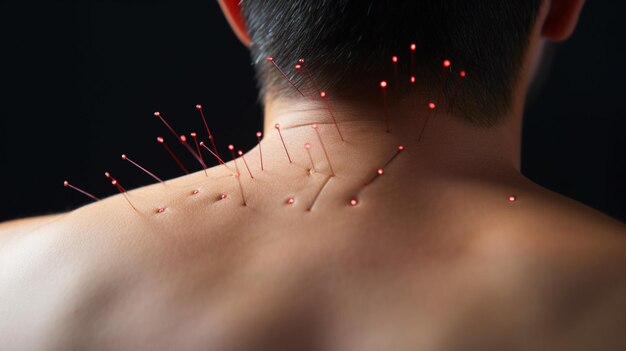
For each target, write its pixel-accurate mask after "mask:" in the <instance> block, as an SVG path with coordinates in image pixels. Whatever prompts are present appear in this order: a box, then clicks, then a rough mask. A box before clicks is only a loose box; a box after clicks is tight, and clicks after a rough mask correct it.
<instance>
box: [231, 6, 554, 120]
mask: <svg viewBox="0 0 626 351" xmlns="http://www.w3.org/2000/svg"><path fill="white" fill-rule="evenodd" d="M541 2H542V0H243V1H242V8H243V14H244V17H245V20H246V24H247V28H248V32H249V34H250V38H251V40H252V45H251V55H252V60H253V63H254V65H255V68H256V72H257V78H258V81H259V85H260V88H261V94H265V92H266V91H267V90H268V89H271V90H276V91H278V92H279V93H280V94H284V95H293V94H294V93H295V94H297V91H295V89H293V88H291V87H290V86H289V85H288V84H287V82H286V80H284V79H283V78H282V77H281V76H280V74H279V73H278V72H277V71H276V70H275V68H274V67H272V65H271V63H269V62H267V58H268V57H270V56H271V57H273V59H274V61H275V62H276V63H277V64H279V65H281V66H282V68H283V69H284V70H285V73H287V75H288V76H289V77H290V78H291V79H292V80H293V81H294V82H296V84H302V83H303V82H301V80H300V75H299V74H298V72H297V71H296V70H295V69H293V67H294V64H295V63H296V62H297V60H298V59H300V58H304V59H306V64H307V66H308V67H310V68H311V71H312V72H313V73H314V75H315V76H316V79H317V80H318V84H320V85H322V86H323V87H324V89H328V90H329V91H331V92H332V93H333V94H335V95H338V94H343V95H356V93H362V92H364V91H365V90H367V89H369V90H370V91H372V92H376V93H379V91H378V90H377V84H378V82H379V81H380V80H382V79H386V80H388V81H389V82H390V83H393V76H392V75H393V73H392V70H393V68H392V63H391V57H392V55H397V56H398V57H399V60H400V67H401V68H402V74H401V77H403V78H402V79H403V81H402V82H399V83H400V84H398V85H402V84H405V81H406V85H405V86H408V85H409V83H408V79H409V78H408V77H409V75H408V74H405V73H406V72H408V69H409V68H408V66H409V64H408V62H409V57H410V54H409V53H410V51H409V46H410V44H411V43H415V44H416V50H415V52H414V62H415V64H414V72H415V76H416V78H417V80H418V82H419V83H421V84H423V85H424V86H426V87H431V89H429V90H430V91H431V92H430V94H431V95H432V94H433V93H432V90H437V89H434V88H433V87H436V86H437V87H440V86H441V84H440V76H441V72H442V62H443V61H444V60H445V59H450V60H451V62H452V66H451V68H450V74H452V73H459V72H460V70H466V71H467V78H466V79H464V80H463V83H462V89H460V90H459V91H458V92H457V94H458V96H456V97H454V109H455V112H458V115H460V116H462V117H463V118H465V119H467V120H469V121H471V122H473V123H475V124H479V125H486V126H491V125H494V124H496V123H497V122H498V121H499V120H501V117H502V116H503V115H505V114H506V113H507V112H508V111H509V107H510V101H511V93H512V88H513V86H514V82H515V81H516V79H517V77H518V73H519V71H520V68H521V67H520V66H521V63H522V60H523V58H524V54H525V52H526V49H527V47H528V44H529V38H530V34H531V31H532V29H533V28H534V25H535V21H536V18H537V15H538V13H539V9H540V7H541ZM455 76H456V75H455ZM443 86H444V89H443V90H444V91H443V93H442V94H441V96H442V99H443V98H446V99H448V101H449V100H450V99H451V97H452V95H454V93H453V88H452V87H453V86H454V84H447V85H446V84H443ZM363 87H367V89H364V88H363ZM404 90H405V91H409V89H403V91H404ZM353 93H354V94H353Z"/></svg>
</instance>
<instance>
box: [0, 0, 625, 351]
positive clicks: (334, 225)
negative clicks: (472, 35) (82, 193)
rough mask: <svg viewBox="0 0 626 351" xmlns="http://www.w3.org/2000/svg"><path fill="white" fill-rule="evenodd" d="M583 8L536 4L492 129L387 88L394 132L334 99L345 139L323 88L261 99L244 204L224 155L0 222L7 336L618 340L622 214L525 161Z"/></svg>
mask: <svg viewBox="0 0 626 351" xmlns="http://www.w3.org/2000/svg"><path fill="white" fill-rule="evenodd" d="M228 3H229V1H223V2H222V5H223V8H224V9H225V11H226V14H227V17H228V18H229V21H230V23H231V24H232V25H233V28H234V29H235V32H236V33H238V37H239V38H242V40H243V41H244V43H246V38H247V34H245V29H244V27H243V25H242V22H241V17H240V14H239V13H238V12H237V7H236V6H235V7H233V6H227V5H228ZM231 5H232V4H231ZM581 7H582V1H552V2H546V3H545V4H544V6H543V9H542V12H541V14H540V17H539V20H538V23H537V25H536V28H535V31H534V32H533V36H532V39H531V45H530V48H529V51H528V54H527V58H526V64H525V65H524V67H523V70H522V72H521V74H520V80H519V82H518V83H519V84H518V87H517V89H516V93H515V98H514V103H513V106H512V109H511V114H510V116H508V117H507V118H506V120H505V123H503V124H501V125H499V126H498V127H494V128H490V129H484V128H478V127H475V126H472V125H470V124H467V123H465V122H463V121H461V120H460V119H458V118H455V117H454V116H452V115H451V114H449V113H446V112H445V110H443V109H442V110H440V111H438V112H437V114H436V115H432V114H431V115H430V116H429V111H428V110H426V109H425V108H420V107H418V108H417V109H416V108H415V107H414V106H409V105H408V104H406V103H401V102H398V103H397V104H394V106H393V110H392V111H390V112H392V113H390V115H391V116H393V118H392V120H391V125H390V127H391V133H386V132H385V126H384V122H383V120H382V119H381V117H380V116H383V113H384V112H383V111H380V107H372V106H365V103H364V104H360V105H355V104H354V103H347V102H344V101H332V103H333V109H334V110H335V112H336V115H337V118H338V119H339V124H338V125H339V128H340V129H341V132H342V134H343V136H344V138H345V140H346V141H341V140H340V139H339V137H338V133H337V130H336V127H335V125H334V124H333V123H332V122H330V121H329V117H328V115H327V113H326V111H325V110H324V108H323V107H324V105H323V104H320V103H319V101H317V102H316V101H313V100H312V99H306V100H286V99H284V98H282V97H279V96H271V95H269V96H266V98H265V102H266V111H265V125H266V127H265V132H264V135H265V138H264V139H263V141H262V147H263V162H264V168H265V170H264V171H261V170H260V159H259V150H258V148H255V149H253V150H251V151H250V152H248V153H247V154H246V155H245V158H246V161H247V163H248V164H249V166H250V169H251V171H252V173H253V176H254V179H252V178H251V177H250V176H249V174H248V173H247V170H246V169H245V168H244V166H243V162H241V159H239V160H238V162H237V166H238V167H239V170H240V174H241V176H240V180H241V182H242V187H243V189H244V193H245V205H244V199H243V198H242V196H241V193H240V190H239V185H238V183H237V179H236V178H234V177H233V176H232V174H233V172H234V171H235V165H234V164H233V162H229V163H228V164H226V165H222V166H217V167H213V168H211V169H210V170H209V171H208V177H207V176H205V174H204V172H197V173H194V174H190V175H188V176H185V177H181V178H177V179H173V180H169V181H167V182H166V184H165V185H163V184H154V185H151V186H148V187H144V188H139V189H135V190H132V191H130V193H129V198H130V199H131V201H132V202H133V205H134V206H135V208H136V209H137V210H134V209H133V208H131V207H130V205H129V204H128V203H127V202H126V200H125V199H124V197H122V196H120V195H118V196H112V197H110V198H107V199H104V200H102V201H99V202H95V203H92V204H90V205H87V206H84V207H82V208H79V209H77V210H75V211H72V212H69V213H64V214H60V215H54V216H47V217H38V218H31V219H25V220H20V221H14V222H8V223H4V224H0V311H1V313H0V349H2V350H57V349H58V350H71V349H78V350H84V349H88V350H100V349H103V350H111V349H116V350H137V349H140V350H143V349H150V350H160V349H163V350H171V349H177V350H196V349H197V350H266V349H267V350H282V349H285V350H294V349H299V350H359V351H364V350H390V349H392V350H416V349H418V350H492V349H493V350H592V349H593V350H623V349H625V348H626V337H625V336H624V333H623V325H624V323H626V299H625V298H624V297H626V273H625V270H624V269H623V267H625V266H626V229H625V227H624V226H623V224H621V223H619V222H617V221H615V220H613V219H611V218H609V217H607V216H605V215H603V214H601V213H599V212H597V211H594V210H592V209H590V208H588V207H586V206H584V205H581V204H579V203H577V202H575V201H573V200H570V199H567V198H565V197H563V196H560V195H558V194H555V193H553V192H551V191H549V190H546V189H544V188H541V187H539V186H538V185H536V184H534V183H532V182H531V181H529V180H528V179H526V178H525V177H523V176H522V175H521V174H520V172H519V149H520V125H521V116H522V107H523V101H524V97H525V92H526V88H527V86H528V83H529V81H530V77H532V74H533V71H534V69H535V67H536V62H538V58H539V57H540V53H541V48H542V46H543V43H544V42H545V41H546V40H562V39H565V38H566V37H567V36H569V35H570V34H571V32H572V31H573V29H574V27H575V23H576V19H577V16H578V12H579V11H580V8H581ZM238 21H239V22H238ZM427 117H428V118H429V122H428V125H427V128H426V129H425V132H424V135H423V138H422V139H421V140H420V141H418V140H417V135H419V131H420V130H421V127H422V126H423V123H424V122H425V120H426V118H427ZM275 123H280V125H281V131H282V133H283V136H284V137H285V142H286V144H287V147H288V150H289V152H290V154H291V157H292V159H293V161H294V162H293V163H289V161H288V160H287V157H286V155H285V153H284V150H283V148H282V144H281V143H280V139H279V138H278V134H277V132H276V130H275V129H274V124H275ZM311 123H318V124H319V131H320V135H321V136H322V138H323V140H324V143H325V147H326V148H327V150H328V154H329V155H330V158H331V162H332V167H333V170H334V173H335V174H336V176H335V177H331V178H329V174H330V168H329V165H328V163H327V162H326V159H325V157H324V154H323V152H322V150H321V146H320V144H319V142H318V140H317V137H316V135H315V134H314V131H313V130H312V128H311V127H310V124H311ZM305 142H310V143H311V144H312V148H311V152H312V155H313V158H314V162H315V169H316V172H312V173H310V174H309V172H307V170H308V169H309V168H311V164H310V161H309V159H308V156H307V154H306V151H305V149H304V147H303V144H304V143H305ZM398 145H403V146H404V147H405V150H404V151H402V153H401V154H399V155H398V156H397V157H396V158H394V160H393V161H392V162H391V163H390V164H389V165H388V166H386V167H385V172H384V174H383V175H382V176H380V177H379V178H377V179H376V180H375V181H374V182H373V183H371V184H369V185H368V186H366V187H364V186H363V182H364V180H367V179H369V178H370V177H371V176H372V175H373V174H375V170H376V169H377V168H378V167H380V166H381V164H384V162H385V161H386V160H388V159H389V157H390V156H392V155H393V154H394V153H395V152H396V150H397V146H398ZM327 179H330V180H329V181H328V183H327V185H326V187H325V188H324V190H323V191H322V192H321V194H320V195H319V197H318V198H317V201H316V202H315V203H314V204H313V206H312V208H310V207H311V204H312V203H313V198H314V197H315V194H316V193H317V192H318V191H319V189H320V187H321V185H322V184H323V183H324V182H325V181H326V180H327ZM194 190H198V192H197V193H195V194H194ZM221 194H226V195H227V197H226V198H225V199H220V195H221ZM511 195H514V196H516V201H514V202H510V201H509V200H508V197H509V196H511ZM289 198H294V199H295V201H294V203H293V204H291V205H288V204H287V203H286V201H287V199H289ZM353 198H356V199H358V204H357V205H356V206H350V205H349V203H348V202H349V200H350V199H353ZM159 207H164V208H165V211H164V212H163V213H157V212H156V209H157V208H159ZM309 208H310V211H309V210H308V209H309Z"/></svg>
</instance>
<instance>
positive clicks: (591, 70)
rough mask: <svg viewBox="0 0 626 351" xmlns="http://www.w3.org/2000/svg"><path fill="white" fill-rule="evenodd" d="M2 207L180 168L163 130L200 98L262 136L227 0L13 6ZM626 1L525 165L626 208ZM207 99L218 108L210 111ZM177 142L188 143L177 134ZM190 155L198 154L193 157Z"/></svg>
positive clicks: (592, 15) (610, 9) (539, 126)
mask: <svg viewBox="0 0 626 351" xmlns="http://www.w3.org/2000/svg"><path fill="white" fill-rule="evenodd" d="M2 6H3V10H2V12H3V13H2V15H3V17H4V19H3V23H4V26H5V29H3V37H4V38H3V40H2V44H0V45H2V48H3V50H2V53H1V55H2V58H3V60H2V61H3V62H4V63H3V64H2V65H3V71H4V72H3V77H2V85H3V92H2V115H1V118H2V120H1V125H0V138H1V139H0V147H1V149H0V157H1V162H0V165H1V166H0V167H1V170H0V174H1V177H2V178H1V184H0V185H1V189H0V220H5V219H11V218H16V217H23V216H31V215H37V214H45V213H51V212H58V211H63V210H69V209H72V208H75V207H77V206H79V205H81V204H84V203H86V202H88V201H89V199H88V198H86V197H83V196H82V195H80V194H78V193H76V192H73V191H69V190H68V189H65V188H64V187H63V185H62V184H63V181H64V180H65V179H68V180H70V181H71V182H72V183H74V184H75V185H78V186H80V187H83V188H85V189H86V190H88V191H91V192H93V193H94V194H95V195H96V196H107V195H109V194H113V193H115V189H114V188H113V187H111V185H110V184H109V183H108V182H107V181H106V180H105V178H104V176H103V172H105V171H107V170H108V171H111V172H112V173H114V174H115V175H116V176H117V178H118V179H120V181H122V183H123V184H124V185H125V186H126V187H127V188H133V187H136V186H140V185H144V184H148V183H150V182H151V179H150V178H148V177H147V176H144V175H143V174H140V173H138V172H137V170H136V169H134V168H133V167H131V166H130V165H128V164H126V163H124V162H123V161H121V160H120V154H122V153H126V154H128V155H129V156H130V157H131V158H133V159H134V160H135V161H138V162H140V163H141V164H142V165H144V166H146V167H147V168H148V169H150V170H152V171H153V172H155V173H157V174H158V175H160V176H162V177H163V178H170V177H175V176H178V175H180V170H179V169H178V168H177V167H176V164H175V163H173V161H171V160H170V159H169V158H168V156H167V154H166V153H165V151H164V150H163V149H162V147H161V146H160V145H158V144H157V142H156V136H157V135H163V136H165V137H169V136H170V135H169V134H168V133H167V131H166V130H165V129H164V128H163V126H162V125H161V124H160V123H159V122H158V121H157V120H155V117H154V116H153V115H152V113H153V112H154V111H157V110H158V111H161V112H162V113H163V115H164V116H166V117H167V118H168V119H169V121H170V122H171V123H172V124H173V125H175V127H176V129H178V130H179V131H180V132H181V133H184V134H188V133H189V132H191V131H197V132H199V133H201V135H202V136H203V139H204V138H205V137H204V130H203V128H202V122H201V119H200V117H199V115H198V113H197V111H196V110H195V108H194V106H195V104H197V103H201V104H203V105H205V106H207V107H209V108H207V110H208V111H210V112H209V113H207V117H208V118H209V120H210V125H211V127H212V131H213V132H214V134H216V135H217V136H216V141H217V142H218V144H219V146H220V147H221V149H222V150H223V152H225V151H226V150H225V148H224V146H225V145H227V144H229V143H233V144H235V145H237V146H238V147H240V148H242V149H247V148H250V147H252V146H253V145H254V144H255V143H256V137H255V135H254V133H255V132H256V131H257V130H259V129H261V124H262V119H261V118H262V115H261V109H260V106H259V105H258V104H257V103H256V89H255V82H254V78H253V69H252V67H251V65H250V60H249V58H248V54H247V50H246V49H245V48H244V47H243V46H242V45H241V44H239V42H238V41H237V40H236V38H235V36H234V35H233V34H232V33H231V31H230V28H229V27H228V25H227V23H226V21H225V19H224V18H223V16H222V14H221V11H220V9H219V6H218V5H217V3H216V2H215V1H212V0H203V1H175V0H168V1H137V0H135V1H95V0H92V1H81V2H70V1H14V2H12V3H10V4H7V3H6V2H5V3H4V4H3V5H2ZM625 7H626V6H625V5H624V3H623V2H617V1H588V3H587V5H586V7H585V9H584V11H583V14H582V17H581V20H580V24H579V27H578V29H577V31H576V33H575V35H574V36H573V37H572V38H571V39H570V40H569V41H568V42H566V43H563V44H561V45H560V46H559V47H558V48H557V50H556V54H555V56H554V59H553V60H552V64H551V67H550V71H549V72H548V73H547V74H546V75H544V77H543V83H542V87H541V90H540V92H539V94H535V97H534V98H532V99H531V101H530V102H529V106H528V109H527V111H526V120H525V127H524V142H523V160H522V170H523V173H524V174H525V175H526V176H528V177H529V178H531V179H532V180H534V181H535V182H537V183H539V184H541V185H543V186H545V187H548V188H550V189H553V190H555V191H557V192H559V193H562V194H564V195H566V196H569V197H572V198H574V199H577V200H579V201H581V202H583V203H586V204H588V205H590V206H592V207H594V208H597V209H599V210H600V211H603V212H605V213H607V214H609V215H611V216H613V217H615V218H618V219H620V220H622V221H626V210H625V208H626V206H624V199H625V198H626V186H625V182H624V180H625V179H626V165H625V157H624V150H626V141H625V139H624V138H623V134H624V132H625V129H624V126H625V122H624V120H625V118H626V113H625V112H624V111H625V106H626V101H625V99H624V91H625V89H624V82H626V80H625V78H626V77H625V73H624V72H625V70H626V67H624V63H625V62H626V60H625V54H624V51H623V43H624V38H623V37H624V34H625V32H626V31H625V30H624V29H622V27H623V25H624V24H623V23H622V18H621V14H622V13H623V12H624V10H626V8H625ZM208 111H207V112H208ZM170 146H171V147H172V148H173V149H175V151H177V152H178V153H179V154H180V155H181V156H183V158H184V157H186V154H185V153H184V152H181V151H183V150H182V149H181V147H180V146H179V145H177V144H176V143H175V141H172V140H171V139H170ZM184 161H185V162H187V164H193V163H192V160H190V159H188V158H185V159H184Z"/></svg>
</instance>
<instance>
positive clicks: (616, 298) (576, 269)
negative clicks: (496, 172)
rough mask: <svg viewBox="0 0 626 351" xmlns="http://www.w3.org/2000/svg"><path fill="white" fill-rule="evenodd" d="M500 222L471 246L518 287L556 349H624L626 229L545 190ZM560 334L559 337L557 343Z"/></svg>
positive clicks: (525, 196)
mask: <svg viewBox="0 0 626 351" xmlns="http://www.w3.org/2000/svg"><path fill="white" fill-rule="evenodd" d="M530 189H531V191H530V192H527V193H524V192H522V193H521V194H520V196H519V197H518V199H516V203H515V204H514V205H513V206H508V207H507V208H506V209H505V210H503V211H500V212H498V213H497V214H496V215H495V218H496V219H495V220H493V221H490V226H489V229H488V230H486V231H485V233H484V234H483V235H481V236H480V237H479V238H478V239H477V240H476V241H475V243H474V244H473V245H472V246H473V248H474V249H475V250H476V253H477V255H478V256H480V257H481V259H482V260H487V261H490V262H492V263H493V264H495V265H499V268H498V269H497V271H498V272H499V273H502V274H501V276H506V277H507V278H506V279H504V280H505V281H510V278H511V277H513V280H515V281H517V282H518V284H514V285H515V287H516V289H518V290H519V291H518V292H515V293H514V294H518V293H519V294H521V296H524V299H523V301H526V302H527V303H528V305H527V306H525V307H524V308H525V309H536V310H537V313H536V314H535V316H536V318H537V321H541V322H537V323H540V324H541V325H543V326H544V330H547V331H548V330H549V331H550V333H551V334H552V335H553V336H551V337H550V338H549V339H550V340H551V342H552V343H553V345H551V347H550V349H568V350H591V349H602V350H623V349H625V348H626V335H625V334H624V333H623V326H624V325H626V226H624V224H622V223H621V222H619V221H617V220H615V219H612V218H610V217H608V216H606V215H604V214H602V213H600V212H598V211H595V210H593V209H591V208H589V207H587V206H585V205H583V204H581V203H578V202H576V201H574V200H571V199H568V198H566V197H563V196H561V195H558V194H555V193H553V192H551V191H549V190H545V189H541V188H539V187H532V188H530ZM554 335H558V337H554Z"/></svg>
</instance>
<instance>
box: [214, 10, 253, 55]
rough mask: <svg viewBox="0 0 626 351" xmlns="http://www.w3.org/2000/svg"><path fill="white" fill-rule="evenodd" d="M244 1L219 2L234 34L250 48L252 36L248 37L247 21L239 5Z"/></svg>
mask: <svg viewBox="0 0 626 351" xmlns="http://www.w3.org/2000/svg"><path fill="white" fill-rule="evenodd" d="M241 1H242V0H218V2H219V4H220V7H221V8H222V11H223V12H224V16H226V20H228V23H229V24H230V28H232V30H233V32H235V35H236V36H237V38H239V40H240V41H241V42H242V43H243V45H245V46H247V47H250V42H251V40H250V36H249V35H248V28H246V21H245V20H244V18H243V14H242V13H241V7H240V6H239V4H240V3H241Z"/></svg>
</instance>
